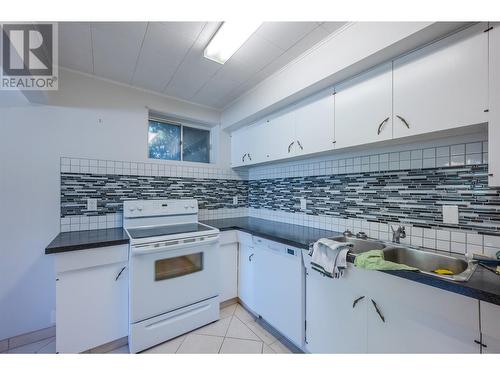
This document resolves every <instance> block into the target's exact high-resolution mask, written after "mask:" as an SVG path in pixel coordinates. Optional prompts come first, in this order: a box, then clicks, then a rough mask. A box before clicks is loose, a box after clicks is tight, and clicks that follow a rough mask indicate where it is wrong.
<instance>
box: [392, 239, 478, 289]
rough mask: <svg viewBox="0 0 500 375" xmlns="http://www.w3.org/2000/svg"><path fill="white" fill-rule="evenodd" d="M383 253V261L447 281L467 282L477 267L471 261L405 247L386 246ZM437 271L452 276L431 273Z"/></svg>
mask: <svg viewBox="0 0 500 375" xmlns="http://www.w3.org/2000/svg"><path fill="white" fill-rule="evenodd" d="M383 251H384V258H385V260H388V261H390V262H394V263H399V264H406V265H407V266H410V267H415V268H418V269H419V270H420V271H421V272H422V273H426V274H429V275H433V276H436V277H439V278H442V279H447V280H454V281H467V280H469V279H470V277H471V276H472V273H473V272H474V270H475V269H476V267H477V264H476V263H474V262H471V261H466V260H464V259H459V258H455V257H452V256H448V255H444V254H438V253H433V252H429V251H424V250H417V249H412V248H407V247H395V246H388V247H386V248H385V249H384V250H383ZM437 269H446V270H450V271H452V272H453V275H439V274H437V273H435V272H433V271H435V270H437Z"/></svg>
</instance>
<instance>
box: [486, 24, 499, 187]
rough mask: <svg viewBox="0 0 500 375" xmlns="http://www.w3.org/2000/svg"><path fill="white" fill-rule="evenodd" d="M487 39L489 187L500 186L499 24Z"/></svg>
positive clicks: (494, 26)
mask: <svg viewBox="0 0 500 375" xmlns="http://www.w3.org/2000/svg"><path fill="white" fill-rule="evenodd" d="M492 26H493V29H492V30H490V32H489V33H488V37H489V83H490V86H489V88H490V95H489V100H490V103H489V110H490V111H489V113H488V114H489V116H490V120H489V122H488V172H489V179H488V180H489V181H488V185H489V186H500V23H496V22H495V23H493V24H492Z"/></svg>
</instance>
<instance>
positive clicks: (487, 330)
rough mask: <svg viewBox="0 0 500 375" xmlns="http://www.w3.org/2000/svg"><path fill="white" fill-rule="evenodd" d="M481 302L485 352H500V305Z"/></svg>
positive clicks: (482, 336)
mask: <svg viewBox="0 0 500 375" xmlns="http://www.w3.org/2000/svg"><path fill="white" fill-rule="evenodd" d="M480 304H481V340H482V343H483V344H484V345H486V346H485V347H483V353H485V354H493V353H495V354H498V353H500V306H498V305H493V304H491V303H488V302H483V301H481V302H480Z"/></svg>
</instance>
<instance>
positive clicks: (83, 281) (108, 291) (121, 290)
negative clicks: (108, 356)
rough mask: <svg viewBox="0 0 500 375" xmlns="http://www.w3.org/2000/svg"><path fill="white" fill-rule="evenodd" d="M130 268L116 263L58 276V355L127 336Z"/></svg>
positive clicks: (124, 264)
mask: <svg viewBox="0 0 500 375" xmlns="http://www.w3.org/2000/svg"><path fill="white" fill-rule="evenodd" d="M126 266H127V263H126V262H123V263H114V264H108V265H105V266H97V267H91V268H85V269H80V270H75V271H68V272H62V273H60V274H58V275H57V282H56V348H57V352H59V353H80V352H82V351H85V350H88V349H91V348H94V347H96V346H100V345H103V344H106V343H108V342H110V341H114V340H117V339H119V338H122V337H125V336H127V334H128V270H127V268H126ZM122 270H123V272H121V271H122ZM120 272H121V274H120ZM119 274H120V276H119V277H118V275H119Z"/></svg>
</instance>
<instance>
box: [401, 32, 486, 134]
mask: <svg viewBox="0 0 500 375" xmlns="http://www.w3.org/2000/svg"><path fill="white" fill-rule="evenodd" d="M485 28H486V26H485V25H484V24H478V25H475V26H472V27H470V28H468V29H466V30H463V31H461V32H459V33H457V34H454V35H452V36H450V37H448V38H445V39H443V40H441V41H438V42H436V43H433V44H432V45H429V46H427V47H424V48H422V49H420V50H417V51H415V52H413V53H410V54H408V55H407V56H404V57H402V58H400V59H397V60H395V61H394V76H393V79H394V138H400V137H407V136H411V135H415V134H423V133H430V132H435V131H438V130H444V129H451V128H456V127H461V126H467V125H474V124H478V123H484V122H487V121H488V116H487V113H485V112H484V111H485V110H486V109H487V108H488V33H484V32H483V30H484V29H485Z"/></svg>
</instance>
